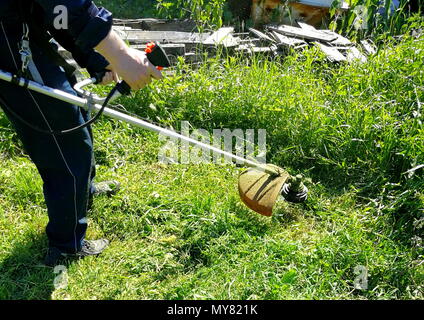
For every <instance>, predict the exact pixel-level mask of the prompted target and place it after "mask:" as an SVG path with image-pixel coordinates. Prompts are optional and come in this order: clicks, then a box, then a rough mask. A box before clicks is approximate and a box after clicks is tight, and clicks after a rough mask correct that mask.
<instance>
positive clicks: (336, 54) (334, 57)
mask: <svg viewBox="0 0 424 320" xmlns="http://www.w3.org/2000/svg"><path fill="white" fill-rule="evenodd" d="M316 45H317V46H318V47H319V48H320V49H321V50H322V52H324V54H325V55H326V56H327V58H328V59H329V60H330V61H336V62H341V61H346V58H345V56H344V55H342V54H341V53H340V51H339V50H337V49H335V48H332V47H329V46H326V45H324V44H322V43H319V42H316Z"/></svg>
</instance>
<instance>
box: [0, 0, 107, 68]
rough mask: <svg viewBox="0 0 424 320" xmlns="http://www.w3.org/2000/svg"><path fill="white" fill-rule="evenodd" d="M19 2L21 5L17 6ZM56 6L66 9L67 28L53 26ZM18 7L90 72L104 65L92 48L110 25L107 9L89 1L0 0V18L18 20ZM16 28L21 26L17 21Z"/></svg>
mask: <svg viewBox="0 0 424 320" xmlns="http://www.w3.org/2000/svg"><path fill="white" fill-rule="evenodd" d="M19 1H21V2H22V3H23V6H20V5H19ZM59 5H61V6H65V7H66V8H67V12H68V28H67V29H61V30H57V29H55V28H54V25H53V22H54V20H55V18H56V17H57V13H55V8H56V7H57V6H59ZM22 10H24V14H26V15H28V13H29V17H30V19H32V20H33V23H34V22H35V23H36V24H37V25H38V26H41V27H42V28H43V29H45V31H46V33H47V32H49V33H50V34H51V35H52V36H53V38H54V39H55V40H56V41H57V42H58V43H60V44H61V45H62V46H63V47H64V48H65V49H66V50H68V51H70V52H71V53H72V55H73V57H74V59H75V61H76V62H77V63H78V64H79V65H80V66H81V67H83V68H87V69H88V70H89V72H90V73H91V72H98V71H102V70H103V69H104V68H105V67H106V66H107V65H108V62H107V61H106V60H105V59H104V58H103V56H101V55H100V54H99V53H97V52H95V51H94V49H93V48H94V47H96V46H97V45H98V44H99V43H100V42H101V41H102V40H103V39H104V38H105V37H106V36H107V34H108V33H109V31H110V29H111V27H112V14H111V13H110V12H109V11H108V10H106V9H104V8H98V7H96V5H95V4H94V3H93V2H92V1H91V0H0V19H13V18H18V19H19V17H22ZM17 28H22V27H21V26H20V25H19V24H17ZM30 41H31V39H30Z"/></svg>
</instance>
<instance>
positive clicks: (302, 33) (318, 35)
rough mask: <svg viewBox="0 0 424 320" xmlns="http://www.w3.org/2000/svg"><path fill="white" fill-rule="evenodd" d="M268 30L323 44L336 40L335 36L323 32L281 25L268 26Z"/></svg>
mask: <svg viewBox="0 0 424 320" xmlns="http://www.w3.org/2000/svg"><path fill="white" fill-rule="evenodd" d="M268 28H269V29H270V30H272V31H275V32H278V33H282V34H284V35H286V36H290V37H295V38H300V39H306V40H319V41H324V42H331V41H333V40H336V39H337V37H336V36H334V35H329V34H326V33H324V32H320V31H311V30H305V29H302V28H297V27H292V26H286V25H281V26H277V27H273V26H269V27H268Z"/></svg>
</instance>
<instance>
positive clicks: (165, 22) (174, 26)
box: [113, 18, 197, 32]
mask: <svg viewBox="0 0 424 320" xmlns="http://www.w3.org/2000/svg"><path fill="white" fill-rule="evenodd" d="M113 24H114V26H125V27H130V28H133V29H141V30H148V31H182V32H194V31H196V29H197V25H196V22H195V21H193V20H177V19H172V20H171V19H153V18H145V19H128V20H127V19H114V20H113Z"/></svg>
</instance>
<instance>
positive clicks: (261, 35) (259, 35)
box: [249, 28, 276, 43]
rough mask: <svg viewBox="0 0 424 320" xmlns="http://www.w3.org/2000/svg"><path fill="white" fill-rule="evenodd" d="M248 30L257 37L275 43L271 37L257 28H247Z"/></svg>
mask: <svg viewBox="0 0 424 320" xmlns="http://www.w3.org/2000/svg"><path fill="white" fill-rule="evenodd" d="M249 31H250V32H252V33H253V34H254V35H255V36H257V37H259V39H262V40H265V41H268V42H270V43H275V42H276V41H275V40H274V39H272V38H271V37H269V36H267V35H266V34H265V33H263V32H260V31H259V30H256V29H253V28H249Z"/></svg>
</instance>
